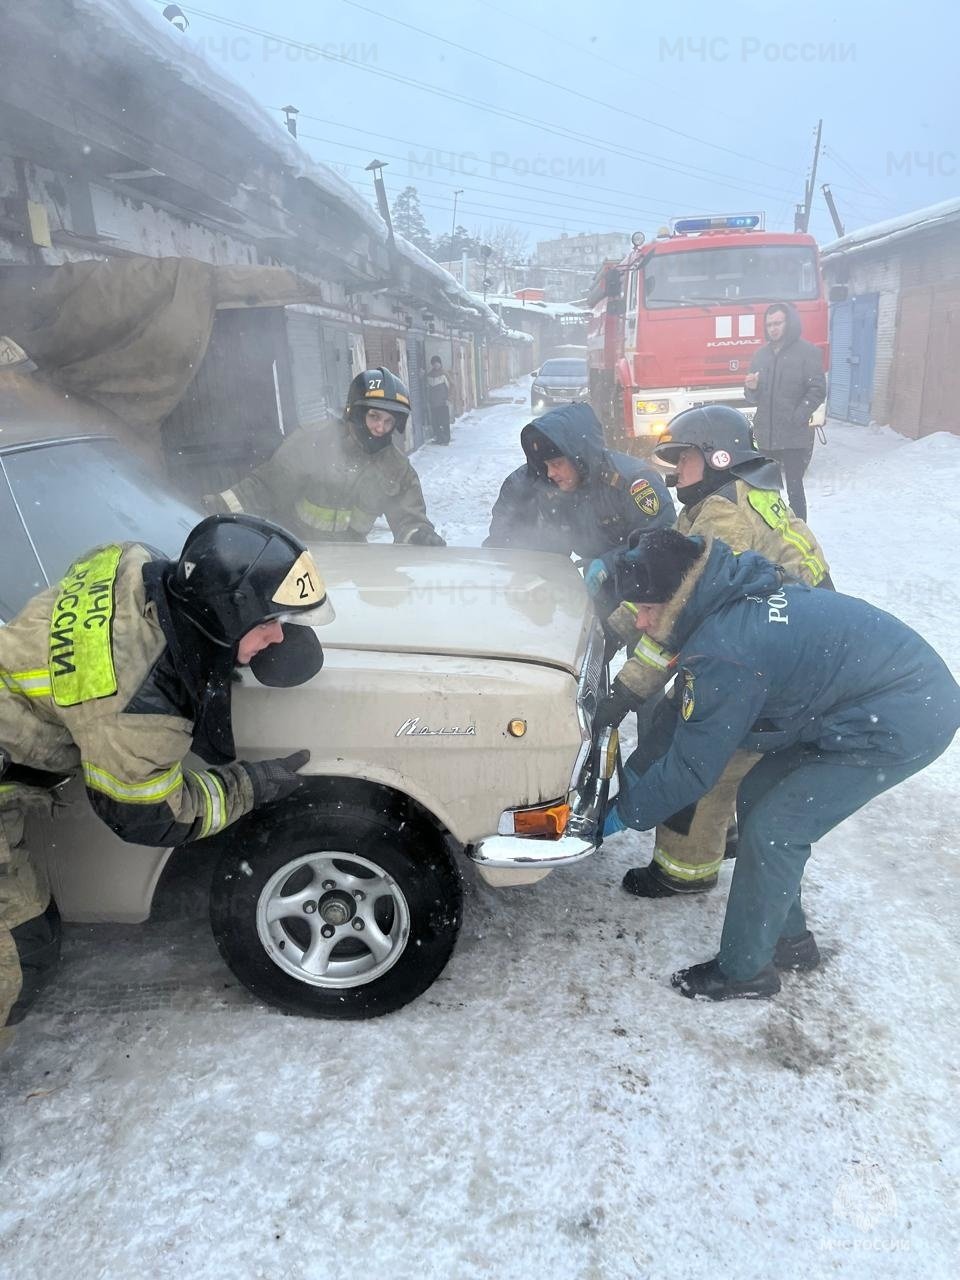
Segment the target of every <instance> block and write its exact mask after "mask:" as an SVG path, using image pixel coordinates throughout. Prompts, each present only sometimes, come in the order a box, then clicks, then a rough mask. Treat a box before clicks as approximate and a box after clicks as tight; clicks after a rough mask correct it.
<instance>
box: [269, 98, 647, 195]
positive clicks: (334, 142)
mask: <svg viewBox="0 0 960 1280" xmlns="http://www.w3.org/2000/svg"><path fill="white" fill-rule="evenodd" d="M282 109H283V108H282V107H271V108H270V110H272V111H281V110H282ZM303 118H304V119H306V120H316V121H318V122H319V123H322V124H326V125H332V126H333V127H334V128H335V129H348V130H349V131H350V132H351V133H365V134H368V135H369V136H370V137H371V138H375V139H376V140H377V141H378V142H379V141H381V140H383V141H386V142H400V143H404V144H406V145H407V146H410V147H420V148H424V147H426V144H425V143H423V142H417V141H415V140H414V139H413V138H398V137H396V136H394V135H391V134H389V133H381V132H380V131H379V130H374V129H361V128H360V127H359V126H357V125H352V124H343V123H341V122H340V121H339V120H328V119H326V118H321V117H320V116H311V115H305V116H304V117H303ZM300 137H302V138H310V139H311V140H313V141H316V142H326V143H328V145H330V146H334V147H344V148H346V149H347V150H355V151H360V150H365V149H369V148H361V147H354V146H352V145H351V144H350V143H347V142H340V141H339V140H338V139H336V138H320V137H318V135H317V134H311V133H301V134H300ZM427 153H428V154H429V155H432V154H433V153H434V148H432V147H430V148H427ZM384 154H385V155H387V158H388V159H393V160H406V161H407V162H408V163H409V161H410V156H398V155H396V153H394V154H393V155H392V156H390V155H389V154H388V153H387V152H384ZM472 158H476V159H479V157H472ZM440 167H442V166H440ZM408 177H410V178H411V181H414V180H415V181H417V182H439V181H440V179H438V178H423V177H419V176H418V177H417V178H416V179H414V178H413V175H409V174H408ZM467 181H469V182H494V183H497V184H499V185H504V186H510V187H520V189H521V190H523V191H539V192H541V193H542V194H544V195H554V196H559V197H560V198H561V199H562V200H566V199H568V198H569V197H568V196H567V193H566V192H565V191H553V190H550V189H549V188H547V187H542V186H540V185H539V184H538V185H537V186H531V185H530V184H529V183H528V182H517V181H516V180H515V179H511V178H496V177H493V176H492V175H490V176H485V175H481V174H472V173H464V172H462V171H461V172H459V173H458V174H457V175H456V177H455V178H454V179H452V180H451V182H450V183H449V184H448V185H449V186H451V187H452V186H453V184H454V183H455V182H467ZM550 181H551V182H569V183H572V184H573V185H575V186H577V187H579V188H581V189H583V187H584V185H585V184H584V183H583V182H581V181H580V180H579V179H577V178H564V177H562V176H561V175H559V174H551V175H550ZM597 189H598V188H595V187H592V186H588V187H587V190H589V191H593V190H597ZM602 189H603V190H604V191H607V192H609V193H610V194H611V195H620V196H626V197H627V198H628V199H630V200H632V199H633V192H632V191H624V190H623V188H621V187H608V186H604V187H603V188H602ZM490 194H494V193H493V192H491V193H490ZM517 198H521V197H517ZM540 203H546V201H541V202H540ZM578 203H583V201H582V200H580V201H578ZM588 203H590V204H595V205H597V206H600V207H601V208H607V209H611V210H613V211H614V212H621V213H628V214H630V213H641V214H646V215H647V216H648V217H651V218H663V217H664V216H665V215H664V213H663V211H662V209H657V210H653V209H646V208H644V207H642V206H641V205H637V204H631V206H630V208H629V209H627V208H626V207H625V206H623V205H619V204H616V203H615V202H613V201H609V200H594V199H592V198H591V199H589V201H588Z"/></svg>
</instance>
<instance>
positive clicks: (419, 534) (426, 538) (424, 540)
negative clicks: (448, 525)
mask: <svg viewBox="0 0 960 1280" xmlns="http://www.w3.org/2000/svg"><path fill="white" fill-rule="evenodd" d="M407 541H408V542H411V543H412V544H413V545H414V546H415V547H445V546H446V545H447V544H446V543H445V542H444V540H443V538H441V537H440V535H439V533H437V532H436V530H435V529H428V528H427V526H426V525H423V526H422V527H421V528H420V529H415V530H414V531H413V533H411V535H410V537H409V538H408V539H407Z"/></svg>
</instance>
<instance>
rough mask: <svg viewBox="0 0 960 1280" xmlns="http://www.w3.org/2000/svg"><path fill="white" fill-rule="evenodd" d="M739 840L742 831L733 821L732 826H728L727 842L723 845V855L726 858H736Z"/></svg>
mask: <svg viewBox="0 0 960 1280" xmlns="http://www.w3.org/2000/svg"><path fill="white" fill-rule="evenodd" d="M739 842H740V832H739V831H738V829H737V824H736V823H735V822H731V824H730V826H729V827H727V843H726V844H725V845H724V847H723V856H724V857H725V858H735V857H736V856H737V845H738V844H739Z"/></svg>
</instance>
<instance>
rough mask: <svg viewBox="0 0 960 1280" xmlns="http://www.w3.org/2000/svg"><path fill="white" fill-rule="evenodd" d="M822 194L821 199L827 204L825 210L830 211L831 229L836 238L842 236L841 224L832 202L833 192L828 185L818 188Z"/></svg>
mask: <svg viewBox="0 0 960 1280" xmlns="http://www.w3.org/2000/svg"><path fill="white" fill-rule="evenodd" d="M820 190H821V191H822V192H823V198H824V200H825V201H826V202H827V208H828V209H829V210H830V217H831V218H832V219H833V229H834V231H836V233H837V235H838V236H842V235H843V223H842V222H841V221H840V215H839V213H837V206H836V205H835V204H834V202H833V192H832V191H831V190H830V187H829V185H828V184H827V183H826V182H825V183H824V184H823V186H822V187H821V188H820Z"/></svg>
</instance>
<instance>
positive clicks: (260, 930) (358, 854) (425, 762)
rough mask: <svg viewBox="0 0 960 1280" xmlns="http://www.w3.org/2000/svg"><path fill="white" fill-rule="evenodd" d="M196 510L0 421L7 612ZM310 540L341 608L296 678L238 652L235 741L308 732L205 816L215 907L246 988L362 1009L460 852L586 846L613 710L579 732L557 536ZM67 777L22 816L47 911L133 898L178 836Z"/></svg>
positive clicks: (591, 844)
mask: <svg viewBox="0 0 960 1280" xmlns="http://www.w3.org/2000/svg"><path fill="white" fill-rule="evenodd" d="M199 518H200V515H199V513H198V512H196V511H194V510H193V509H192V508H191V507H190V506H189V505H187V504H185V503H184V502H183V501H181V500H180V499H178V498H177V497H176V496H174V495H173V494H172V493H171V492H169V491H167V489H166V488H165V487H164V485H163V484H162V483H160V482H158V480H157V479H156V477H155V476H154V475H152V474H151V473H150V472H149V471H148V470H146V469H145V468H144V467H143V466H142V465H141V463H140V462H139V461H138V460H137V458H136V457H135V456H134V455H133V454H132V453H131V452H130V451H129V450H128V449H127V448H126V447H125V446H124V445H123V444H121V443H120V442H119V441H118V440H116V439H111V438H108V437H106V436H101V435H95V434H88V435H83V436H79V435H73V436H70V435H54V436H53V438H48V439H42V438H38V437H37V435H36V434H32V433H31V432H30V431H29V430H27V431H26V432H25V431H24V430H23V429H12V430H5V431H3V432H2V433H0V529H2V537H3V545H4V555H3V559H2V567H0V621H2V620H4V619H6V620H9V619H10V618H11V617H12V616H13V615H14V614H15V613H16V611H17V610H18V609H19V608H20V607H21V606H22V605H23V604H24V603H25V602H26V601H27V600H28V599H29V598H30V597H31V596H32V595H33V594H34V593H35V592H36V591H38V590H40V589H42V588H43V587H45V586H46V585H47V584H49V583H53V582H55V581H57V579H58V577H59V576H60V575H61V574H62V573H63V572H65V570H66V569H67V567H68V565H69V563H70V561H71V559H72V558H73V557H74V556H75V555H76V554H77V553H78V552H79V551H81V550H86V549H88V548H89V547H90V546H93V545H96V544H98V543H103V542H107V541H111V540H134V541H142V542H146V543H148V544H150V545H151V546H153V547H156V548H158V549H159V550H161V551H163V552H164V553H166V554H169V555H171V556H175V555H176V554H177V552H178V551H179V548H180V545H181V543H182V541H183V539H184V536H185V534H186V532H187V531H188V530H189V529H190V528H191V527H192V526H193V525H194V524H195V523H196V521H197V520H198V519H199ZM313 550H314V555H315V557H316V559H317V562H318V564H319V565H320V567H321V569H322V572H323V574H324V577H325V579H326V583H327V587H328V590H329V592H330V596H331V599H332V600H333V601H334V602H335V606H336V611H337V619H336V622H334V623H333V624H332V625H330V626H327V627H324V628H323V630H322V631H321V632H318V636H319V638H320V639H321V641H322V644H323V648H324V651H325V656H326V660H325V664H324V666H323V669H322V670H321V671H320V672H319V673H318V674H317V675H316V676H315V677H313V678H312V679H311V680H310V681H309V682H308V683H307V684H305V685H301V686H299V687H295V688H286V687H283V684H282V673H281V674H280V676H279V677H278V680H279V683H275V684H273V685H272V686H267V685H266V684H263V683H261V682H260V681H258V679H257V678H256V677H255V676H254V674H253V673H252V672H251V671H250V670H249V669H245V670H243V671H242V672H240V673H239V677H238V679H239V684H238V687H237V688H236V690H235V696H234V699H233V705H234V728H235V736H236V743H237V750H238V753H239V755H240V756H242V757H244V758H247V759H256V758H267V757H271V756H279V755H284V754H286V753H288V752H290V751H292V750H294V749H296V748H299V747H304V746H307V747H309V748H310V752H311V759H310V764H309V766H308V771H307V772H306V776H305V778H304V782H303V784H302V786H301V787H300V788H299V789H298V790H297V792H295V793H294V795H293V796H292V797H291V798H290V799H289V800H288V801H286V802H284V803H281V804H278V805H274V806H271V807H269V808H267V809H265V810H261V811H258V812H256V813H254V814H251V815H249V816H248V817H247V818H245V819H244V820H242V821H241V822H239V823H237V824H236V825H235V826H233V827H230V828H228V829H227V830H226V831H225V832H223V833H222V835H221V836H220V837H217V840H218V848H219V862H218V864H217V868H216V871H215V874H214V878H213V886H212V892H211V899H210V915H211V921H212V925H213V931H214V935H215V937H216V940H217V943H218V945H219V947H220V950H221V952H222V954H223V956H224V959H225V960H226V962H227V964H228V965H229V966H230V968H231V969H232V970H233V972H234V973H235V974H236V975H237V977H238V978H239V979H240V980H241V981H242V982H243V983H245V984H246V986H247V987H248V988H249V989H250V990H251V991H253V992H255V993H256V994H257V995H258V996H260V997H261V998H263V999H264V1000H266V1001H268V1002H270V1003H273V1004H276V1005H279V1006H281V1007H282V1008H284V1009H287V1010H291V1011H295V1012H298V1013H304V1014H311V1015H314V1016H322V1017H333V1018H364V1017H371V1016H374V1015H376V1014H380V1013H387V1012H389V1011H391V1010H394V1009H397V1008H399V1007H400V1006H402V1005H403V1004H405V1003H407V1002H408V1001H409V1000H411V999H413V998H414V997H415V996H417V995H419V994H420V993H421V992H423V991H424V990H425V989H426V988H427V987H428V986H429V985H430V984H431V983H432V982H433V981H434V979H435V978H436V977H437V975H438V974H439V973H440V972H441V970H442V969H443V967H444V965H445V964H446V962H447V960H448V958H449V956H450V954H451V951H452V949H453V947H454V944H455V941H456V937H457V933H458V930H459V928H460V919H461V883H460V867H461V865H463V864H464V862H466V863H468V864H469V863H472V864H473V865H474V866H475V867H476V869H477V870H478V871H479V873H480V874H481V875H482V876H484V877H485V879H486V880H487V881H488V882H490V883H492V884H496V885H503V886H509V885H511V884H521V883H529V882H531V881H533V880H537V879H540V878H541V877H543V876H544V875H547V874H548V873H549V872H550V870H551V869H553V868H555V867H561V866H564V865H566V864H567V863H572V862H575V861H577V860H578V859H581V858H584V857H586V856H588V855H589V854H591V853H592V852H593V851H594V849H595V846H596V843H597V834H596V833H597V822H598V815H599V814H600V812H601V811H602V807H603V803H604V801H605V797H606V790H607V781H606V779H607V778H608V777H609V775H610V772H611V768H612V764H611V762H612V759H613V748H614V742H613V740H612V739H611V736H610V733H609V731H606V733H605V734H604V738H603V741H602V742H599V743H594V742H593V739H592V736H591V722H592V717H593V713H594V710H595V707H596V702H597V699H598V696H599V695H600V694H601V693H602V692H603V691H604V688H605V679H606V676H605V667H604V664H603V637H602V633H601V631H600V628H599V626H598V624H597V623H596V621H595V618H594V616H593V613H592V611H591V608H590V606H589V603H588V600H587V596H586V593H585V591H584V588H583V584H582V581H581V579H580V576H579V574H578V573H577V572H576V570H575V569H574V567H573V565H572V564H571V563H570V562H569V561H567V560H565V559H563V558H562V557H559V556H551V555H539V554H528V553H522V552H498V551H494V550H479V549H478V550H474V549H469V548H453V547H446V548H429V547H410V546H392V545H360V546H357V545H344V546H339V545H337V546H335V545H329V544H327V545H322V546H318V547H315V548H314V549H313ZM601 757H602V763H601ZM66 796H67V798H68V799H69V800H70V802H71V803H69V804H68V806H67V807H66V808H65V809H63V810H62V811H61V812H60V814H59V815H58V816H57V817H56V818H55V819H52V820H46V819H39V818H31V819H30V821H31V823H32V826H31V828H30V832H29V834H30V840H31V847H32V848H34V849H36V850H38V851H39V852H40V855H41V856H42V857H43V858H44V860H45V862H46V865H47V867H48V870H49V873H50V877H51V882H52V885H53V889H54V894H55V897H56V900H57V903H58V905H59V907H60V911H61V913H62V915H63V917H64V918H65V919H66V920H75V921H127V922H131V921H139V920H143V919H146V917H147V916H148V915H149V913H150V910H151V903H152V901H153V898H154V894H155V892H156V890H157V885H158V882H159V881H160V878H161V874H162V873H163V871H164V868H165V867H166V866H167V864H168V860H169V859H170V857H171V853H172V852H174V851H171V850H162V849H156V848H146V847H141V846H137V845H130V844H124V843H123V842H121V841H120V840H119V839H117V838H116V837H115V836H114V835H113V833H112V832H111V831H110V830H109V829H108V828H107V827H106V826H105V825H104V824H103V823H101V822H100V821H99V820H98V819H97V818H96V817H95V816H94V814H93V812H92V810H91V809H90V806H89V804H88V803H87V801H86V798H85V796H84V794H83V788H82V783H81V782H80V781H78V780H76V779H75V780H73V781H71V783H70V784H69V785H68V788H67V791H66ZM193 852H194V851H193V849H191V847H190V846H187V847H184V848H181V849H178V850H176V851H175V855H176V857H177V859H189V858H190V857H191V856H192V854H193Z"/></svg>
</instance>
